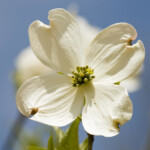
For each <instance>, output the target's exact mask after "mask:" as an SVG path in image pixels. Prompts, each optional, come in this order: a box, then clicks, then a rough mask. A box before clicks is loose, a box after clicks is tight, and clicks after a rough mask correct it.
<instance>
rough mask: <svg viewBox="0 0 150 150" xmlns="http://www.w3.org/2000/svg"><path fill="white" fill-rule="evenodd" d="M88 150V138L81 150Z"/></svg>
mask: <svg viewBox="0 0 150 150" xmlns="http://www.w3.org/2000/svg"><path fill="white" fill-rule="evenodd" d="M87 149H88V138H86V139H85V140H84V141H83V143H82V144H81V145H80V150H87Z"/></svg>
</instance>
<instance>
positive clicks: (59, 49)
mask: <svg viewBox="0 0 150 150" xmlns="http://www.w3.org/2000/svg"><path fill="white" fill-rule="evenodd" d="M48 18H49V20H50V26H48V25H45V24H43V23H42V22H40V21H35V22H33V23H32V24H31V25H30V27H29V38H30V43H31V47H32V49H33V51H34V53H35V55H36V56H37V57H38V58H39V59H40V60H41V61H42V62H43V63H44V64H45V65H47V66H49V67H51V68H52V69H54V70H55V71H57V72H62V73H71V72H72V71H73V70H74V69H75V67H76V66H77V65H81V64H80V63H81V61H82V60H83V59H82V57H83V55H82V51H83V50H82V48H81V40H80V31H79V27H78V24H77V23H76V21H75V20H74V18H73V17H72V16H71V14H70V13H69V12H67V11H65V10H63V9H54V10H52V11H50V12H49V17H48Z"/></svg>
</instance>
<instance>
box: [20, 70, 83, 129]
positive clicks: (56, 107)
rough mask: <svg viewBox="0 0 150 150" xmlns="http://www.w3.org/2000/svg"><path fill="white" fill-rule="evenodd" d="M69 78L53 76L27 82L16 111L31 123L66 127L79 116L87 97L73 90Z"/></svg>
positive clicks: (23, 86) (21, 91) (75, 89)
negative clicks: (28, 117) (33, 121)
mask: <svg viewBox="0 0 150 150" xmlns="http://www.w3.org/2000/svg"><path fill="white" fill-rule="evenodd" d="M70 82H71V80H70V78H69V77H68V76H65V75H59V74H55V73H54V74H51V75H47V76H37V77H34V78H31V79H29V80H28V81H27V82H25V83H24V84H23V85H22V86H21V88H20V89H19V90H18V93H17V107H18V109H19V110H20V112H21V113H22V114H24V115H26V116H30V115H33V116H32V117H31V119H32V120H35V121H38V122H41V123H44V124H48V125H52V126H64V125H67V124H69V123H70V122H72V121H73V120H74V119H75V118H76V117H77V116H79V114H80V112H81V110H82V107H83V103H84V96H83V92H82V89H80V88H74V87H73V86H72V84H71V83H70Z"/></svg>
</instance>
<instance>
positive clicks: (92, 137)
mask: <svg viewBox="0 0 150 150" xmlns="http://www.w3.org/2000/svg"><path fill="white" fill-rule="evenodd" d="M87 135H88V150H92V148H93V142H94V135H91V134H89V133H87Z"/></svg>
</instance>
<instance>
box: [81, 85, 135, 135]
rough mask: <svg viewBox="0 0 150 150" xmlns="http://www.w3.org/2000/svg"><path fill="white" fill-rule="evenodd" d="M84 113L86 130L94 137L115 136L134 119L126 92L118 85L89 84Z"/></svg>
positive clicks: (86, 91)
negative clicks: (120, 127)
mask: <svg viewBox="0 0 150 150" xmlns="http://www.w3.org/2000/svg"><path fill="white" fill-rule="evenodd" d="M85 98H86V104H85V106H84V108H83V112H82V121H83V126H84V128H85V130H86V131H87V132H88V133H90V134H92V135H103V136H106V137H110V136H114V135H117V134H118V133H119V125H123V124H124V123H125V122H127V121H128V120H130V119H131V117H132V103H131V101H130V98H129V96H128V94H127V92H126V90H125V89H124V88H123V87H121V86H118V85H113V84H108V85H103V84H93V85H92V84H91V85H90V84H89V85H88V86H87V87H86V88H85Z"/></svg>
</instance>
